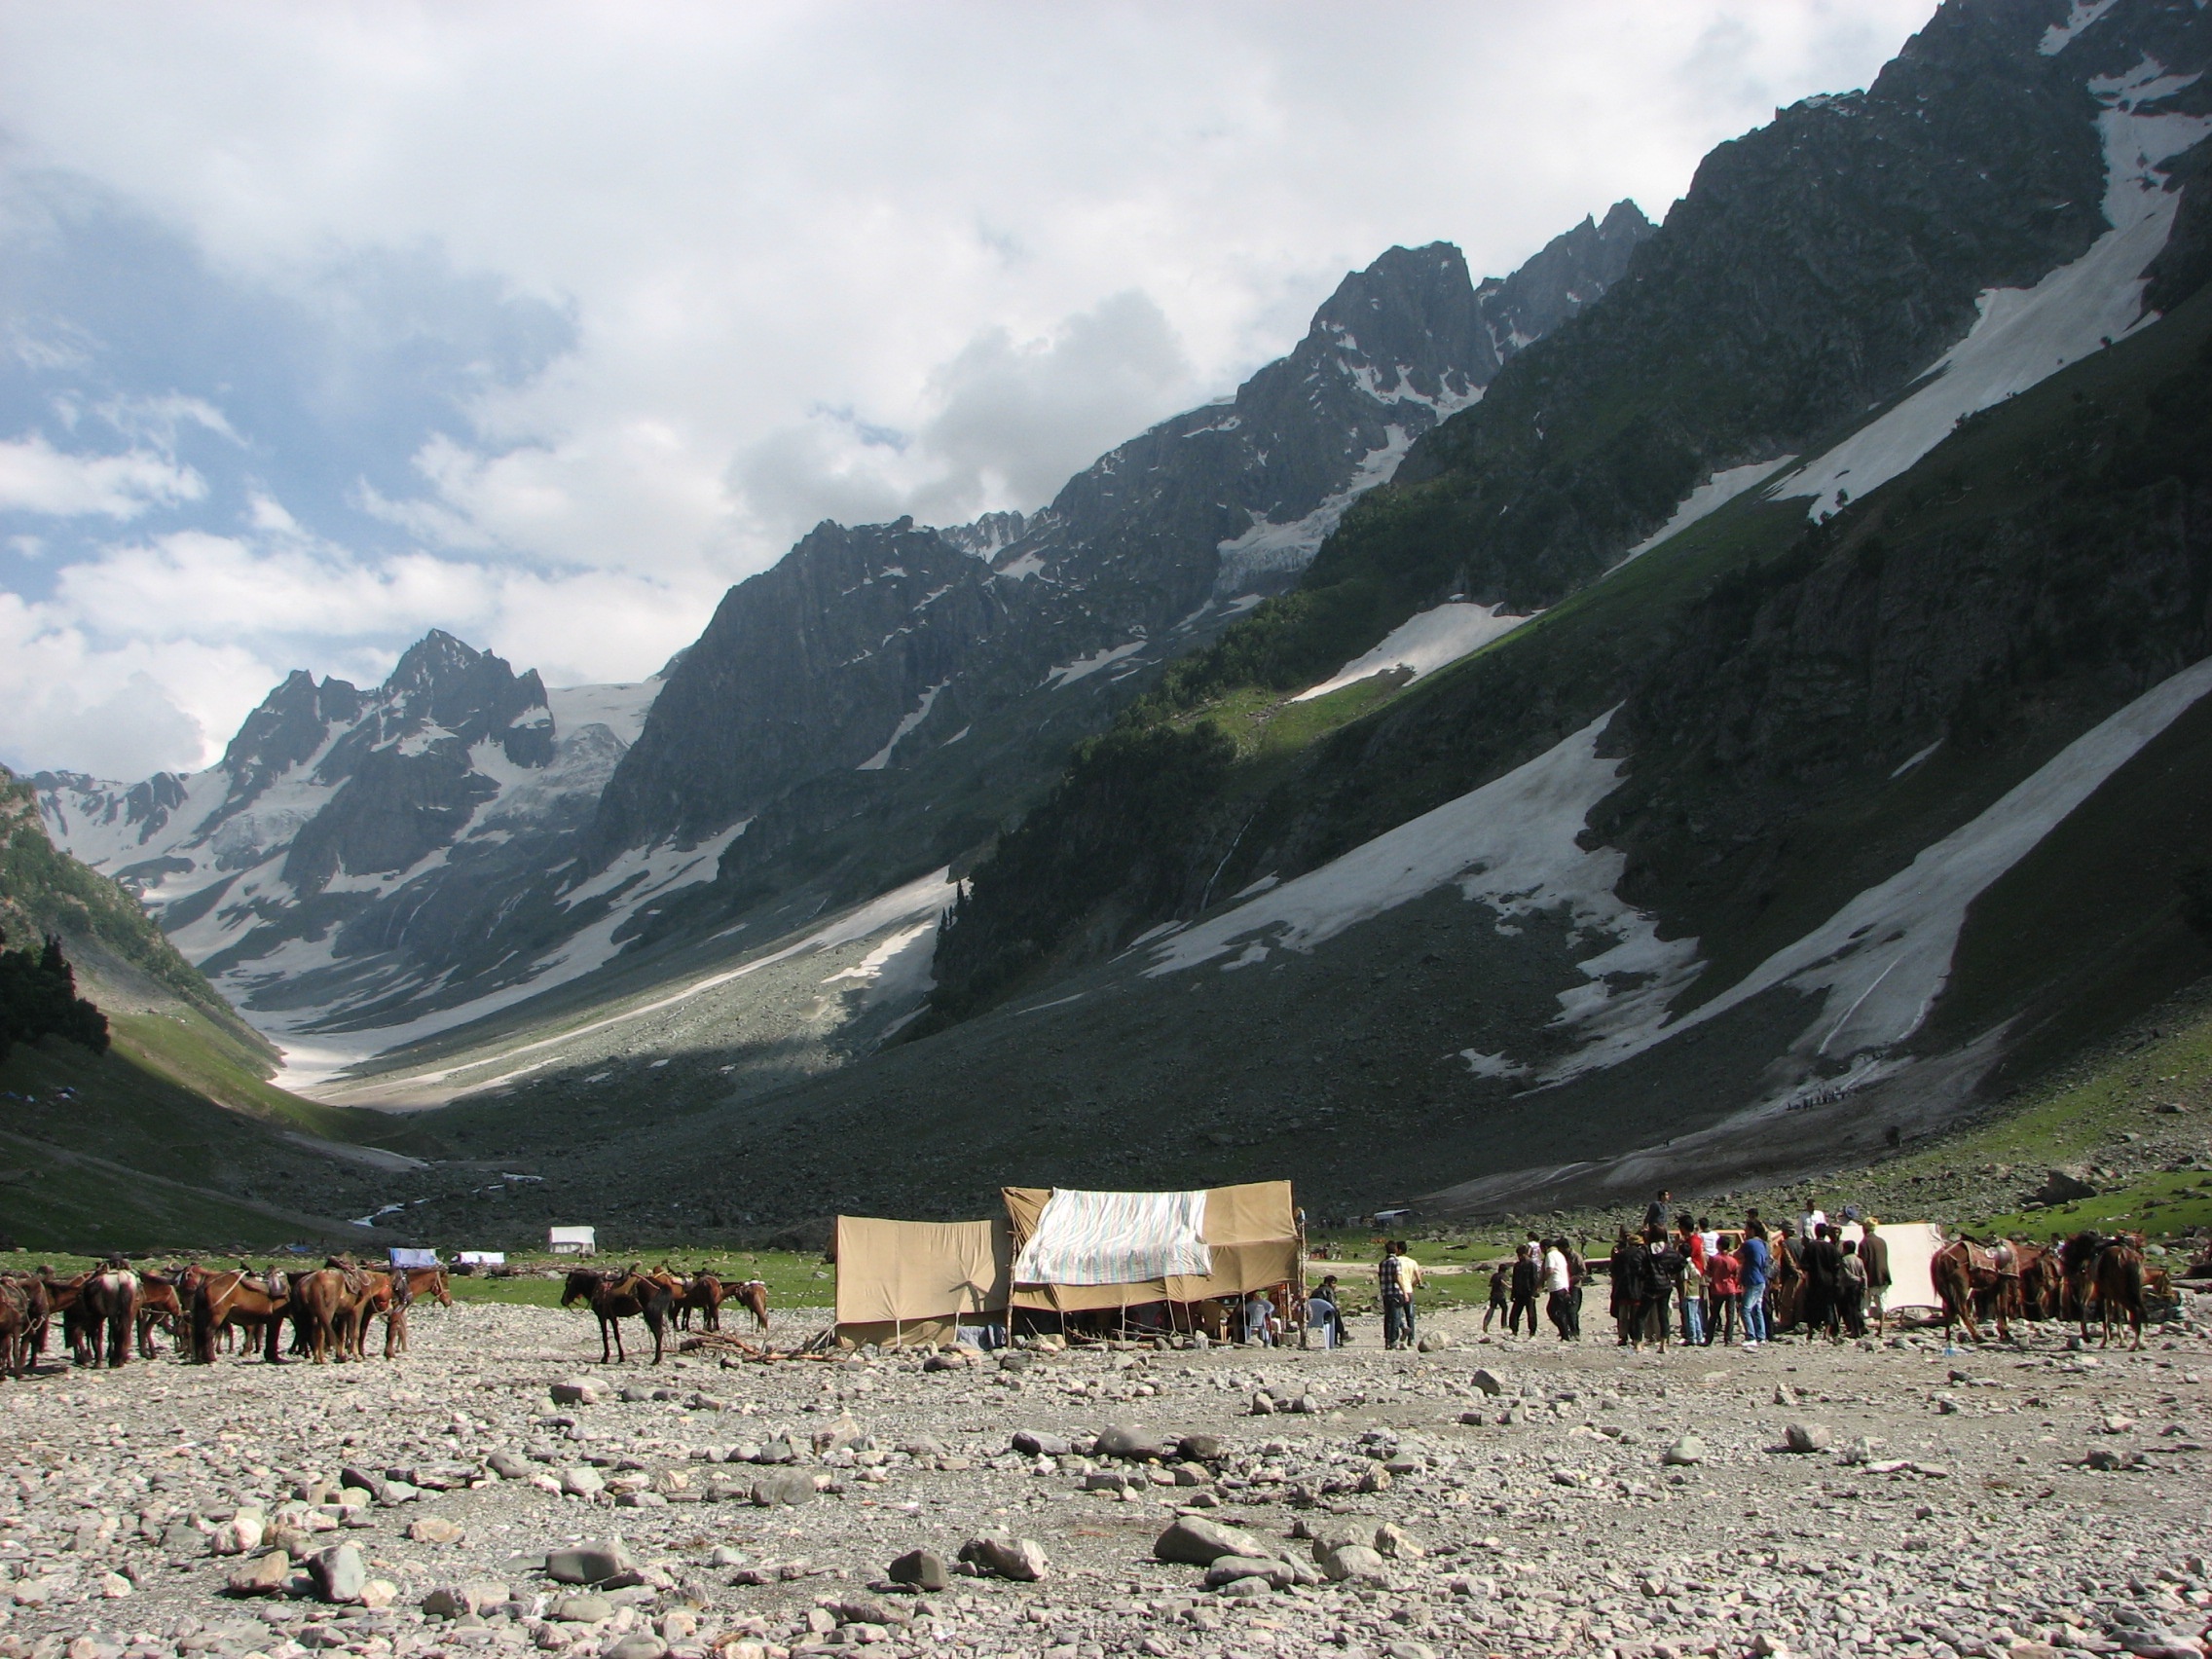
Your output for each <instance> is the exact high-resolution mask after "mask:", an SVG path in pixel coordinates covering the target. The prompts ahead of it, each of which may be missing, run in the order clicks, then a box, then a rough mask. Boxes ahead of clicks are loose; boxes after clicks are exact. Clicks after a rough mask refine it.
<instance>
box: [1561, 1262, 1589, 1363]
mask: <svg viewBox="0 0 2212 1659" xmlns="http://www.w3.org/2000/svg"><path fill="white" fill-rule="evenodd" d="M1559 1247H1560V1253H1561V1254H1562V1255H1564V1256H1565V1257H1566V1258H1567V1340H1568V1341H1569V1342H1576V1343H1578V1342H1580V1341H1581V1340H1582V1291H1583V1287H1584V1286H1585V1285H1587V1284H1588V1283H1589V1282H1590V1264H1589V1263H1588V1262H1585V1261H1584V1260H1583V1259H1582V1252H1581V1251H1579V1250H1577V1249H1576V1248H1575V1247H1574V1240H1573V1239H1571V1238H1568V1237H1566V1236H1564V1235H1563V1236H1562V1237H1561V1238H1560V1241H1559Z"/></svg>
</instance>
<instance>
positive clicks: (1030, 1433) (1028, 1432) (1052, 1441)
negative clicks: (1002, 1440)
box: [1014, 1428, 1070, 1457]
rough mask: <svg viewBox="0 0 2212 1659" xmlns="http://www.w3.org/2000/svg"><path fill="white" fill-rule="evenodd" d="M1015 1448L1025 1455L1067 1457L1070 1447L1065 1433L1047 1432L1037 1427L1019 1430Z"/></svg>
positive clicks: (1015, 1438)
mask: <svg viewBox="0 0 2212 1659" xmlns="http://www.w3.org/2000/svg"><path fill="white" fill-rule="evenodd" d="M1014 1450H1015V1451H1016V1452H1018V1453H1020V1454H1021V1455H1022V1456H1024V1457H1065V1456H1067V1455H1068V1453H1069V1451H1070V1447H1069V1445H1068V1437H1067V1436H1066V1435H1064V1434H1045V1433H1043V1432H1041V1431H1039V1430H1037V1429H1033V1428H1024V1429H1020V1430H1017V1431H1016V1432H1015V1434H1014Z"/></svg>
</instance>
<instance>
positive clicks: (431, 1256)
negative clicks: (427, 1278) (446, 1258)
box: [391, 1244, 438, 1268]
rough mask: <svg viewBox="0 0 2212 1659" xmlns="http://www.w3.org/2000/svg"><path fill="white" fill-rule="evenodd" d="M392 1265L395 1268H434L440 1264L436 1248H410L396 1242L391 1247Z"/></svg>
mask: <svg viewBox="0 0 2212 1659" xmlns="http://www.w3.org/2000/svg"><path fill="white" fill-rule="evenodd" d="M391 1265H392V1266H393V1267H395V1268H434V1267H436V1266H437V1265H438V1253H437V1252H436V1251H435V1250H409V1249H406V1248H403V1247H402V1246H400V1245H397V1244H394V1245H393V1246H392V1247H391Z"/></svg>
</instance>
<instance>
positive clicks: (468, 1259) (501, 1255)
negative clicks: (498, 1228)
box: [457, 1250, 507, 1268]
mask: <svg viewBox="0 0 2212 1659" xmlns="http://www.w3.org/2000/svg"><path fill="white" fill-rule="evenodd" d="M457 1260H458V1261H459V1262H460V1263H461V1266H462V1267H464V1268H503V1267H505V1266H506V1265H507V1253H506V1252H505V1251H504V1250H463V1251H461V1254H460V1256H459V1257H458V1258H457Z"/></svg>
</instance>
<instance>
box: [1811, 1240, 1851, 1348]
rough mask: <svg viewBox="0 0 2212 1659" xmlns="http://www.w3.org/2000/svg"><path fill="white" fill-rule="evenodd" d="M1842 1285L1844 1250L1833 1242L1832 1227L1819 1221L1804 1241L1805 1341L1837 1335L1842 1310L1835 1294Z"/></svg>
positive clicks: (1834, 1338)
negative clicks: (1811, 1233)
mask: <svg viewBox="0 0 2212 1659" xmlns="http://www.w3.org/2000/svg"><path fill="white" fill-rule="evenodd" d="M1842 1288H1843V1251H1842V1249H1841V1248H1840V1247H1839V1246H1838V1245H1837V1243H1836V1241H1835V1229H1834V1228H1832V1227H1830V1226H1829V1225H1828V1224H1827V1223H1826V1222H1825V1221H1824V1222H1822V1223H1820V1225H1819V1226H1818V1227H1817V1228H1816V1229H1815V1231H1814V1233H1813V1235H1812V1236H1811V1237H1810V1238H1808V1239H1806V1240H1805V1311H1804V1315H1803V1317H1804V1322H1805V1335H1806V1338H1807V1340H1811V1339H1812V1338H1814V1337H1818V1336H1825V1337H1826V1338H1827V1339H1828V1341H1829V1342H1831V1343H1832V1342H1835V1341H1837V1340H1838V1336H1839V1325H1838V1321H1839V1316H1840V1314H1841V1309H1840V1308H1839V1306H1838V1304H1837V1297H1838V1296H1839V1294H1840V1293H1841V1291H1842Z"/></svg>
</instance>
